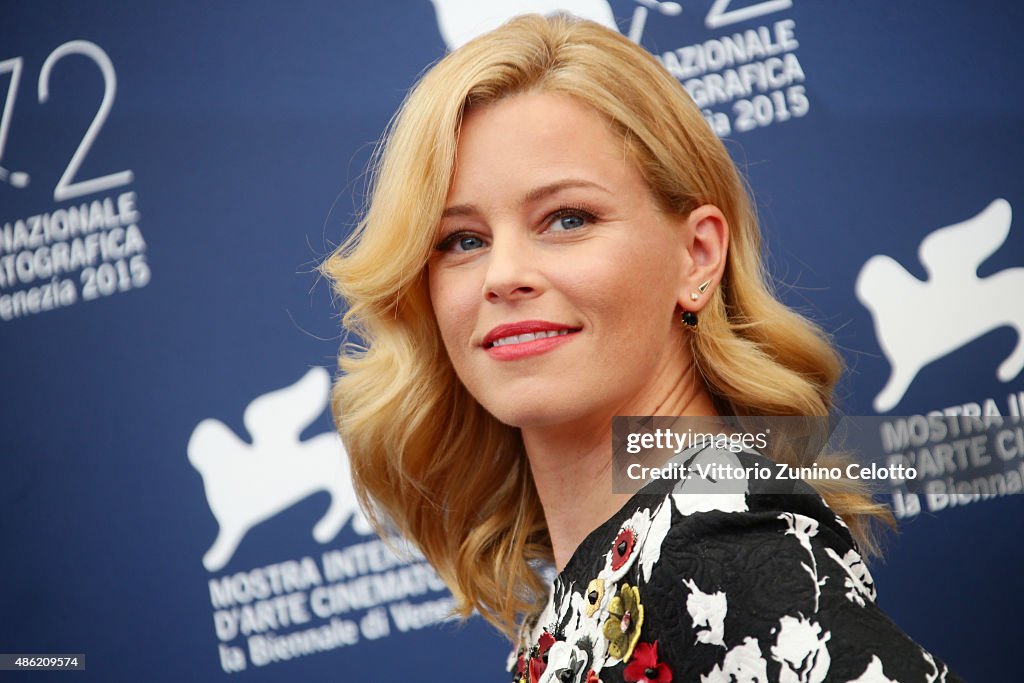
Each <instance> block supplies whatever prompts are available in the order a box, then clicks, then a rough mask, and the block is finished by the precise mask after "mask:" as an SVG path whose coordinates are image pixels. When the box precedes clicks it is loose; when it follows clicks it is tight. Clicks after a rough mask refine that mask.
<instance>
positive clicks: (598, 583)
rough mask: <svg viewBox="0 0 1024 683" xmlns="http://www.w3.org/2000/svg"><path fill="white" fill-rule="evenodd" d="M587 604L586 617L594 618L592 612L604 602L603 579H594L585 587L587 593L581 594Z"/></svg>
mask: <svg viewBox="0 0 1024 683" xmlns="http://www.w3.org/2000/svg"><path fill="white" fill-rule="evenodd" d="M583 597H584V599H585V600H586V603H587V616H588V617H592V616H594V612H596V611H597V608H598V607H600V606H601V601H602V600H604V579H594V580H593V581H591V582H590V585H588V586H587V592H586V593H584V594H583Z"/></svg>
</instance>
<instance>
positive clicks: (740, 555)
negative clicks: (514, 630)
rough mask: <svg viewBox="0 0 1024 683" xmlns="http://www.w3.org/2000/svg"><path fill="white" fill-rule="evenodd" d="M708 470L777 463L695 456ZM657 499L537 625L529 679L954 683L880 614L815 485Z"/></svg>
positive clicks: (590, 542)
mask: <svg viewBox="0 0 1024 683" xmlns="http://www.w3.org/2000/svg"><path fill="white" fill-rule="evenodd" d="M684 455H689V460H688V462H690V463H691V464H694V463H695V461H696V462H704V463H711V462H727V463H731V464H733V465H735V466H739V467H743V466H753V465H765V464H770V463H769V462H768V461H767V459H766V458H764V457H763V456H761V455H758V454H753V453H736V454H734V453H729V452H728V451H713V450H705V451H696V452H692V453H690V454H684ZM650 490H651V487H650V486H649V487H647V488H645V489H644V490H643V491H641V492H640V493H637V494H636V495H635V496H633V498H632V499H630V501H629V502H628V503H627V504H626V505H625V506H624V507H623V508H622V509H621V510H620V511H619V512H618V513H617V514H616V515H615V516H614V517H612V518H611V519H610V520H608V521H607V522H606V523H604V524H603V525H602V526H600V527H599V528H598V529H596V530H595V531H594V532H592V533H591V534H590V535H589V536H588V537H587V538H586V539H585V540H584V541H583V543H582V544H581V545H580V547H579V548H578V549H577V551H576V553H575V554H574V555H573V557H572V558H571V559H570V560H569V563H568V564H567V566H566V567H565V569H564V571H562V573H561V574H559V575H558V576H557V577H556V578H555V580H554V583H553V585H552V588H551V592H550V597H549V600H548V603H547V607H546V608H545V609H544V610H543V612H542V613H541V614H539V615H537V616H536V617H535V618H533V619H530V620H529V621H528V622H527V623H525V624H524V625H523V629H522V634H521V636H520V643H519V647H518V650H517V651H516V652H513V653H512V655H511V657H510V659H509V671H510V673H511V674H512V680H513V681H515V682H516V683H524V682H525V683H548V682H549V681H550V682H552V683H554V682H565V683H570V682H575V683H598V682H601V683H613V682H617V681H653V682H657V683H670V682H671V681H676V683H682V682H689V681H694V682H698V681H699V682H700V683H767V682H769V681H771V682H779V683H831V682H833V681H835V682H840V681H841V682H843V683H847V682H849V683H891V682H894V681H895V682H899V683H954V682H956V681H960V679H959V678H958V677H957V676H956V675H955V674H953V673H951V672H950V671H949V670H948V669H947V668H946V666H945V665H944V664H943V663H942V662H941V661H939V660H938V659H937V658H935V657H933V656H932V655H930V654H929V653H928V652H926V651H925V650H923V649H922V648H921V647H920V646H919V645H918V644H917V643H915V642H914V641H913V640H911V639H910V638H909V637H908V636H907V635H906V634H905V633H903V631H901V630H900V628H899V627H898V626H896V625H895V624H894V623H893V622H892V621H891V620H890V619H889V618H888V617H887V616H886V615H885V613H883V612H882V611H881V610H880V609H879V608H878V606H877V605H876V604H875V587H874V583H873V582H872V579H871V574H870V572H869V571H868V568H867V566H866V565H865V563H864V562H863V560H862V559H861V557H860V553H859V552H858V548H857V545H856V543H855V542H854V540H853V538H852V537H851V535H850V532H849V529H848V528H847V527H846V525H845V524H844V523H843V521H842V520H841V519H840V518H839V517H838V516H837V515H836V514H835V513H833V512H832V511H831V510H830V509H829V508H828V506H827V505H826V504H825V502H824V500H822V498H821V497H820V496H819V495H817V494H816V493H814V491H813V489H811V488H810V486H808V485H807V484H806V483H805V482H802V481H799V480H797V481H792V482H789V483H787V484H786V485H785V486H784V487H782V488H780V486H779V484H778V482H775V483H773V484H771V485H767V484H762V483H760V482H758V481H756V480H750V481H742V480H741V481H739V482H737V481H732V482H728V483H726V482H707V481H697V482H694V481H692V480H687V481H684V482H681V483H680V484H679V485H676V486H674V487H672V488H670V489H668V490H663V492H662V493H655V494H652V493H651V492H650Z"/></svg>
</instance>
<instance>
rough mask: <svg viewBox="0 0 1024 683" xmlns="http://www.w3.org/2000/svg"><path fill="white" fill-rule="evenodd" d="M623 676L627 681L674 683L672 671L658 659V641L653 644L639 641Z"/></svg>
mask: <svg viewBox="0 0 1024 683" xmlns="http://www.w3.org/2000/svg"><path fill="white" fill-rule="evenodd" d="M622 678H623V679H625V680H627V681H654V683H672V671H671V669H669V668H668V665H667V664H665V663H664V662H659V661H658V641H654V644H653V645H648V644H647V643H637V644H636V648H634V649H633V659H631V660H630V662H629V665H628V666H627V667H626V670H625V671H623V672H622Z"/></svg>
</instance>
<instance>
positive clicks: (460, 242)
mask: <svg viewBox="0 0 1024 683" xmlns="http://www.w3.org/2000/svg"><path fill="white" fill-rule="evenodd" d="M484 246H485V245H484V241H483V240H482V239H481V238H480V237H478V236H476V235H471V234H468V233H465V232H456V233H453V234H451V235H449V236H448V237H445V238H444V239H443V240H441V242H440V243H438V245H437V246H436V247H434V248H435V249H437V250H438V251H455V252H464V251H473V250H475V249H480V248H482V247H484Z"/></svg>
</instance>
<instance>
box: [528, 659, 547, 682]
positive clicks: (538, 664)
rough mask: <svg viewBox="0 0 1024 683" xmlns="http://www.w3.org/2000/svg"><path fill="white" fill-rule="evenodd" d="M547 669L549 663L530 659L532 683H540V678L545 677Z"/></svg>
mask: <svg viewBox="0 0 1024 683" xmlns="http://www.w3.org/2000/svg"><path fill="white" fill-rule="evenodd" d="M547 668H548V663H547V662H545V661H544V660H543V659H538V658H537V657H530V683H538V681H540V677H541V676H543V675H544V670H545V669H547Z"/></svg>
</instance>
